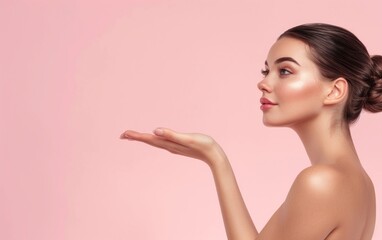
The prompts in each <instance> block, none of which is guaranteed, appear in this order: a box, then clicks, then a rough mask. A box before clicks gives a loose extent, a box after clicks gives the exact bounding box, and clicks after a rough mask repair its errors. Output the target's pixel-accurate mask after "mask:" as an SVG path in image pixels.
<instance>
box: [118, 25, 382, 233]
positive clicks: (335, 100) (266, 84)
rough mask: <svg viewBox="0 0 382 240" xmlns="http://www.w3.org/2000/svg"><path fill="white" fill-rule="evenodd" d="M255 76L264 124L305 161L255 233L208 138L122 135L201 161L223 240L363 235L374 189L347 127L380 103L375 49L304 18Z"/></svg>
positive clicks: (379, 61)
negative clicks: (289, 132)
mask: <svg viewBox="0 0 382 240" xmlns="http://www.w3.org/2000/svg"><path fill="white" fill-rule="evenodd" d="M262 73H263V75H264V78H263V80H262V81H260V82H259V84H258V88H259V89H260V91H261V92H262V97H261V99H260V103H261V107H260V109H261V110H262V111H263V122H264V124H265V125H267V126H286V127H290V128H291V129H293V130H294V131H295V132H296V133H297V134H298V136H299V137H300V139H301V140H302V142H303V144H304V147H305V149H306V152H307V154H308V157H309V159H310V161H311V166H310V167H308V168H306V169H304V170H303V171H302V172H301V173H300V174H299V175H298V176H297V177H296V179H295V181H294V183H293V185H292V186H291V189H290V191H289V193H288V195H287V197H286V199H285V201H284V202H283V204H282V205H281V206H280V208H279V209H278V210H277V211H276V212H275V213H274V215H273V216H272V217H271V219H270V220H269V222H268V223H267V224H266V226H265V227H264V229H263V230H262V231H258V230H257V229H256V227H255V226H254V224H253V222H252V220H251V217H250V215H249V213H248V210H247V209H246V206H245V204H244V201H243V199H242V197H241V194H240V190H239V188H238V186H237V183H236V180H235V176H234V173H233V171H232V168H231V167H230V164H229V161H228V159H227V157H226V155H225V154H224V152H223V150H222V149H221V147H220V146H219V145H218V144H217V143H216V142H215V141H214V140H213V139H212V138H211V137H209V136H206V135H203V134H194V133H192V134H187V133H178V132H175V131H172V130H170V129H165V128H158V129H156V130H155V131H154V134H146V133H138V132H134V131H130V130H128V131H126V132H124V133H123V134H122V135H121V137H122V138H124V139H129V140H136V141H141V142H144V143H147V144H150V145H152V146H154V147H159V148H163V149H166V150H168V151H170V152H172V153H175V154H181V155H184V156H188V157H191V158H196V159H200V160H202V161H204V162H205V163H207V164H208V166H209V167H210V169H211V171H212V174H213V177H214V181H215V184H216V189H217V192H218V196H219V202H220V207H221V211H222V215H223V219H224V224H225V228H226V233H227V237H228V239H230V240H238V239H240V240H244V239H252V240H253V239H256V240H260V239H265V240H281V239H282V240H289V239H290V240H319V239H320V240H321V239H327V240H370V239H371V238H372V235H373V231H374V225H375V215H376V213H375V211H376V209H375V208H376V207H375V193H374V187H373V183H372V181H371V180H370V178H369V176H368V175H367V173H366V172H365V170H364V169H363V167H362V165H361V162H360V161H359V159H358V156H357V153H356V150H355V147H354V144H353V141H352V138H351V134H350V130H349V124H351V123H352V122H354V121H355V120H356V119H357V118H358V116H359V114H360V112H361V110H362V109H363V108H364V109H366V110H368V111H371V112H378V111H381V110H382V95H381V93H382V56H373V57H370V55H369V54H368V52H367V50H366V48H365V46H364V45H363V44H362V43H361V42H360V41H359V40H358V39H357V38H356V37H355V36H354V35H353V34H352V33H350V32H349V31H347V30H345V29H342V28H340V27H336V26H332V25H328V24H307V25H301V26H297V27H294V28H292V29H289V30H288V31H286V32H285V33H283V34H282V35H281V36H280V37H279V39H278V40H277V41H276V43H274V45H273V46H272V47H271V49H270V51H269V53H268V57H267V59H266V61H265V69H264V70H262Z"/></svg>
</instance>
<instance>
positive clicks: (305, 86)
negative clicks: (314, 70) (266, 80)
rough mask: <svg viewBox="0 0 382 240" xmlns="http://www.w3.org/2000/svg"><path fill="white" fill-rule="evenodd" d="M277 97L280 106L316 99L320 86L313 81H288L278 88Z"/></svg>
mask: <svg viewBox="0 0 382 240" xmlns="http://www.w3.org/2000/svg"><path fill="white" fill-rule="evenodd" d="M275 90H276V91H277V96H278V100H279V101H280V104H284V103H287V102H294V103H295V102H296V101H304V102H306V101H309V100H313V99H317V97H318V96H319V95H320V94H319V93H320V85H319V84H318V83H317V81H315V80H307V79H295V80H293V79H288V80H286V81H284V82H283V83H282V84H280V85H279V86H278V88H277V89H275Z"/></svg>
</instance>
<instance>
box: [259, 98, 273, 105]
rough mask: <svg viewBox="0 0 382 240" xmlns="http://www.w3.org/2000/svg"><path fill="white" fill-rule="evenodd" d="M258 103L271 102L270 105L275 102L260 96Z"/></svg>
mask: <svg viewBox="0 0 382 240" xmlns="http://www.w3.org/2000/svg"><path fill="white" fill-rule="evenodd" d="M260 103H261V104H272V105H276V103H274V102H272V101H271V100H269V99H268V98H265V97H262V98H260Z"/></svg>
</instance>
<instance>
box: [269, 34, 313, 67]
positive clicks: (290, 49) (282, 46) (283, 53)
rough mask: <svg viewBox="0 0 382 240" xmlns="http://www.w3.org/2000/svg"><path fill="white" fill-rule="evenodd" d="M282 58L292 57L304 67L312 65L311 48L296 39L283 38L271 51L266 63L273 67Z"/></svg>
mask: <svg viewBox="0 0 382 240" xmlns="http://www.w3.org/2000/svg"><path fill="white" fill-rule="evenodd" d="M282 57H291V58H293V59H295V60H296V61H297V62H299V63H300V64H304V65H305V64H311V63H312V61H311V54H310V49H309V46H308V45H307V44H306V43H304V42H303V41H301V40H298V39H295V38H290V37H283V38H280V39H279V40H277V41H276V42H275V43H274V44H273V45H272V47H271V49H270V50H269V53H268V57H267V60H266V61H267V63H268V64H269V65H272V64H273V63H274V61H276V60H277V59H279V58H282Z"/></svg>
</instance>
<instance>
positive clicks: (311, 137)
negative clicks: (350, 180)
mask: <svg viewBox="0 0 382 240" xmlns="http://www.w3.org/2000/svg"><path fill="white" fill-rule="evenodd" d="M292 129H293V130H295V131H296V133H297V134H298V135H299V137H300V139H301V141H302V143H303V144H304V147H305V150H306V152H307V154H308V157H309V159H310V162H311V164H312V165H315V164H333V163H336V162H338V161H344V160H346V161H355V162H359V160H358V156H357V153H356V150H355V147H354V143H353V140H352V138H351V134H350V129H349V125H348V124H347V123H344V122H342V121H338V122H337V123H336V124H333V122H331V121H323V120H322V119H321V120H320V119H316V120H312V121H307V122H306V123H302V124H297V125H296V126H293V127H292Z"/></svg>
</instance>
